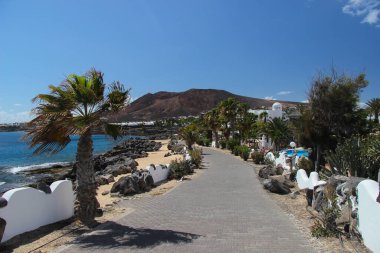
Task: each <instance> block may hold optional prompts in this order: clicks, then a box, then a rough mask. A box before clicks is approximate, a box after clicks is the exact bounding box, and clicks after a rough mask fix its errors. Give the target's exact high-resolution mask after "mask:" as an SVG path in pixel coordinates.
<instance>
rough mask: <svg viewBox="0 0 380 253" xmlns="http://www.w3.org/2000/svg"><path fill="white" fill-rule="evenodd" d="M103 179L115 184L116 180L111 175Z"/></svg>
mask: <svg viewBox="0 0 380 253" xmlns="http://www.w3.org/2000/svg"><path fill="white" fill-rule="evenodd" d="M102 177H103V178H104V179H106V180H107V182H108V183H112V182H115V178H114V177H113V176H112V175H111V174H108V175H104V176H102Z"/></svg>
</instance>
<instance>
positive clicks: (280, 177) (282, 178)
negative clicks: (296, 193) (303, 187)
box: [269, 175, 295, 188]
mask: <svg viewBox="0 0 380 253" xmlns="http://www.w3.org/2000/svg"><path fill="white" fill-rule="evenodd" d="M269 179H274V180H277V181H278V182H280V183H281V184H284V185H286V186H287V187H288V188H294V187H295V183H294V182H292V181H290V180H289V179H288V178H286V177H285V176H283V175H275V176H269Z"/></svg>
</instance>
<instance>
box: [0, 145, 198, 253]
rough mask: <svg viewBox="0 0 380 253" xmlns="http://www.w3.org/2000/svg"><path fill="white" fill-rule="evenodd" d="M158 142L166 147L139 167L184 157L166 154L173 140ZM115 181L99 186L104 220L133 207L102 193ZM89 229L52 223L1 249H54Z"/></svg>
mask: <svg viewBox="0 0 380 253" xmlns="http://www.w3.org/2000/svg"><path fill="white" fill-rule="evenodd" d="M156 142H161V143H162V147H161V149H160V150H158V151H156V152H149V155H148V157H144V158H139V159H136V161H137V162H138V166H137V167H138V168H139V169H145V168H146V166H148V165H150V164H169V163H170V162H171V161H172V160H175V159H179V158H182V155H171V156H168V157H164V155H165V154H166V153H168V152H169V150H168V149H167V144H168V142H169V140H156ZM200 174H201V173H200V171H199V170H197V171H196V172H195V173H194V174H193V175H190V176H188V177H189V178H194V177H196V176H198V175H200ZM125 175H128V174H124V175H120V176H118V177H115V181H117V180H118V179H119V178H120V177H122V176H125ZM180 183H181V182H178V181H176V180H170V181H164V182H162V183H161V184H160V185H158V186H156V187H155V188H153V189H152V190H151V191H149V192H145V193H141V194H136V195H134V196H131V197H132V198H133V197H151V196H156V195H160V194H164V193H165V192H167V191H169V190H171V189H173V188H175V187H176V186H178V185H179V184H180ZM112 185H113V183H111V184H108V185H102V186H100V187H99V188H98V191H97V193H98V195H97V199H98V201H99V203H100V206H101V208H102V209H103V210H104V214H103V216H102V217H99V218H97V221H98V222H100V223H104V222H106V221H108V220H112V219H113V218H115V217H118V216H120V215H125V214H127V213H128V212H130V211H131V210H127V209H121V208H118V207H117V205H116V204H117V203H118V202H119V201H121V200H122V199H127V198H125V197H123V198H121V197H111V196H110V194H106V195H102V193H103V192H105V191H110V190H111V187H112ZM86 232H89V229H87V228H85V227H83V226H82V225H81V224H80V223H79V222H77V221H74V220H70V221H63V222H59V223H55V224H51V225H47V226H44V227H41V228H39V229H37V230H34V231H31V232H27V233H24V234H22V235H19V236H16V237H15V238H13V239H11V240H9V241H8V242H7V243H6V244H5V245H4V246H5V247H4V246H2V247H0V252H14V253H24V252H39V253H45V252H51V251H53V250H54V249H55V248H57V247H59V246H62V245H65V244H66V243H67V242H70V241H72V240H74V239H75V238H76V237H77V236H79V235H81V234H83V233H86Z"/></svg>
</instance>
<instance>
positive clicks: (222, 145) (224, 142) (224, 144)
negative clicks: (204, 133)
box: [219, 140, 227, 149]
mask: <svg viewBox="0 0 380 253" xmlns="http://www.w3.org/2000/svg"><path fill="white" fill-rule="evenodd" d="M219 145H220V147H221V148H222V149H225V148H226V146H227V142H226V141H225V140H220V141H219Z"/></svg>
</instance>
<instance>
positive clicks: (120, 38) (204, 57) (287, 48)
mask: <svg viewBox="0 0 380 253" xmlns="http://www.w3.org/2000/svg"><path fill="white" fill-rule="evenodd" d="M379 17H380V0H287V1H284V0H235V1H231V0H109V1H105V0H103V1H100V0H88V1H85V0H80V1H78V0H55V1H51V0H34V1H27V0H24V1H21V0H0V31H1V37H0V87H1V93H0V122H13V121H24V120H27V119H29V117H30V116H29V111H30V109H31V108H32V107H33V104H32V103H31V99H32V98H33V97H34V96H35V95H36V94H38V93H46V92H47V91H48V89H47V86H48V85H49V84H59V83H60V82H61V81H62V80H63V79H64V78H65V77H66V76H67V75H69V74H71V73H76V74H82V73H85V72H86V71H87V70H89V69H90V68H91V67H95V68H97V69H99V70H101V71H103V72H104V73H105V79H106V81H107V82H111V81H113V80H119V81H121V82H122V83H124V84H125V85H126V86H127V87H131V88H132V97H133V98H138V97H140V96H142V95H144V94H145V93H148V92H151V93H153V92H157V91H162V90H163V91H184V90H187V89H190V88H215V89H225V90H228V91H230V92H233V93H236V94H240V95H245V96H252V97H258V98H265V97H267V98H275V99H279V100H293V101H304V100H305V99H306V93H307V91H308V89H309V87H310V83H311V80H312V78H313V76H315V75H316V73H317V72H318V71H324V72H326V71H329V70H330V68H331V66H332V65H334V66H335V67H336V68H337V69H338V71H340V72H345V73H347V74H349V75H357V74H359V73H360V72H365V73H366V74H367V79H368V80H369V86H368V87H367V88H366V89H365V91H364V92H363V93H362V96H361V100H362V101H363V102H366V101H367V100H369V99H370V98H373V97H380V69H379V67H380V46H379V45H380V20H379Z"/></svg>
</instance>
